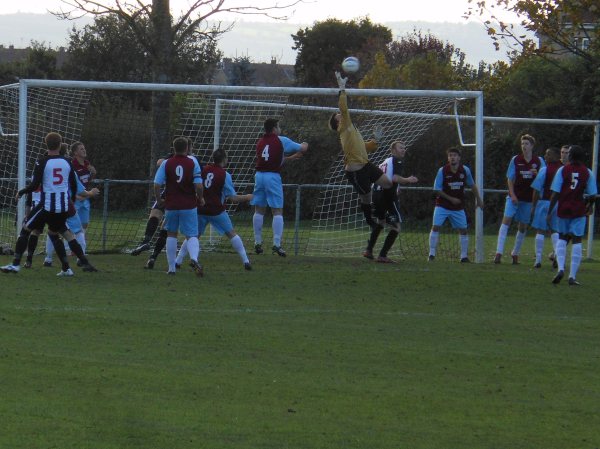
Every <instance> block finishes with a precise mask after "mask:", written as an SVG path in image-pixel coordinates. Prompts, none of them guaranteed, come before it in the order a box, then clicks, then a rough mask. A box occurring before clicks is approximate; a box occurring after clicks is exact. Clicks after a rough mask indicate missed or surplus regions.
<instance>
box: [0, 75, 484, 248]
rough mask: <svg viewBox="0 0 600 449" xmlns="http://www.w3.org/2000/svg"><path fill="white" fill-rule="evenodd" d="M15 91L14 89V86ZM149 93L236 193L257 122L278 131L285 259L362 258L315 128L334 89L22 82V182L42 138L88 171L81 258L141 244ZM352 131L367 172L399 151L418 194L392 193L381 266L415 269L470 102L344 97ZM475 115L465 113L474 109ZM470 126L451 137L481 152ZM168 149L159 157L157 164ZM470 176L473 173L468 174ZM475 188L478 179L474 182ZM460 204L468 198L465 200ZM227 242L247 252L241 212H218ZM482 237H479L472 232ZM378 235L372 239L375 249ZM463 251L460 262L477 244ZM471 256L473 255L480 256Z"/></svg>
mask: <svg viewBox="0 0 600 449" xmlns="http://www.w3.org/2000/svg"><path fill="white" fill-rule="evenodd" d="M24 82H25V81H22V83H24ZM154 90H166V91H169V92H171V93H172V94H173V97H172V98H173V101H172V120H171V133H172V135H173V137H175V136H178V135H182V136H186V137H188V138H190V139H191V140H192V142H193V154H194V155H195V156H197V158H198V159H199V161H200V163H201V164H206V163H208V162H210V155H211V152H212V150H213V149H215V148H223V149H225V150H226V151H227V153H228V156H229V167H228V171H229V172H230V173H231V175H232V178H233V181H234V184H235V186H236V189H237V191H238V193H251V192H252V190H253V184H254V166H255V145H256V142H257V140H258V138H259V137H260V136H261V134H262V127H263V122H264V120H265V119H266V118H269V117H272V118H277V119H279V120H280V124H281V127H282V134H283V135H286V136H287V137H289V138H291V139H293V140H295V141H298V142H303V141H306V142H308V143H309V151H308V153H307V154H306V155H305V156H304V157H303V158H301V159H298V160H295V161H291V162H289V163H286V164H285V165H284V167H283V169H282V180H283V183H284V197H285V206H284V219H285V230H284V236H283V245H284V247H285V249H286V250H287V252H288V253H290V254H307V255H335V256H358V255H360V254H361V253H362V251H363V250H364V247H365V244H366V240H367V239H368V235H369V228H368V227H367V226H366V224H365V223H364V219H363V217H362V213H361V211H360V209H359V200H358V195H357V194H356V193H355V192H354V191H353V189H352V187H351V186H349V185H348V183H347V181H346V179H345V177H344V170H343V156H342V152H341V146H340V143H339V139H338V137H337V133H335V132H332V131H330V130H329V129H328V127H327V122H328V119H329V116H330V115H331V113H332V112H334V111H337V103H338V92H337V89H303V88H257V87H231V86H183V85H152V84H147V85H143V84H128V83H98V82H74V81H73V82H60V81H42V80H29V81H27V104H26V106H27V126H26V145H25V148H23V149H22V151H23V152H24V154H25V156H26V157H25V159H24V160H25V161H26V162H25V170H24V172H25V174H24V175H23V176H22V177H24V178H28V177H29V176H31V171H32V168H33V163H34V161H35V160H36V159H37V158H38V157H39V156H40V155H41V154H42V153H43V152H44V151H45V149H44V146H43V136H44V135H45V134H46V133H47V132H48V131H51V130H52V131H58V132H60V133H61V134H62V135H63V136H64V137H65V141H66V142H67V143H69V144H70V143H72V142H73V141H74V140H82V141H83V142H84V143H85V144H86V148H87V150H88V158H89V159H90V160H91V162H92V164H93V165H94V166H95V167H96V169H97V171H98V179H97V180H96V181H95V182H96V183H97V187H99V188H100V190H101V192H102V195H101V198H99V199H96V200H94V201H93V203H92V214H91V223H90V227H89V228H88V232H87V240H88V249H89V251H91V252H93V251H124V252H127V251H128V250H131V248H133V247H134V246H136V244H137V243H138V242H139V240H140V239H141V238H142V237H143V235H144V231H145V220H146V218H147V216H148V211H149V209H148V206H149V205H150V203H151V201H152V198H151V196H150V195H149V188H150V184H151V183H152V178H151V176H149V171H150V170H149V168H150V167H152V166H153V165H154V164H155V162H156V161H152V160H150V151H149V145H150V132H151V125H150V123H151V121H150V110H149V104H150V101H149V96H150V93H151V92H152V91H154ZM18 91H19V89H18V86H16V85H14V86H9V87H5V88H3V89H2V91H1V92H2V94H1V95H2V97H1V100H0V126H2V136H1V137H0V139H1V142H0V144H1V145H0V151H1V153H0V158H1V159H0V161H2V174H1V176H2V178H1V182H2V184H1V189H2V190H1V191H0V193H1V194H2V223H1V225H0V232H1V234H0V235H1V236H2V237H1V240H2V241H3V242H4V241H6V242H9V243H11V242H14V237H15V235H16V222H17V219H16V217H17V209H16V207H15V204H14V201H12V198H14V193H15V192H16V188H17V180H18V178H19V170H18V164H17V161H18V159H19V157H18V149H17V147H18V143H19V136H18V135H19V126H18V125H19V120H18V107H19V104H18V98H19V95H18ZM348 96H349V98H348V102H349V107H350V111H351V112H350V113H351V116H352V120H353V123H354V125H355V126H356V127H357V128H358V129H359V130H360V131H361V133H362V134H363V136H364V137H365V139H368V138H371V137H372V134H373V130H374V129H375V127H377V126H379V125H381V126H382V127H383V129H384V139H383V142H381V144H380V146H379V149H378V150H377V151H376V152H375V153H372V154H371V155H370V158H371V161H372V162H373V163H374V164H376V165H379V164H380V163H382V162H383V160H384V159H385V158H387V157H388V156H389V155H390V150H389V147H390V145H391V143H392V142H393V141H396V140H401V141H403V142H404V143H405V144H406V146H407V148H408V154H407V157H406V159H405V172H404V175H405V176H409V175H415V176H417V177H418V178H419V183H418V184H416V185H414V186H410V187H406V188H402V189H401V192H400V204H401V212H402V219H403V223H402V230H401V233H400V236H399V238H398V240H397V241H396V244H395V245H394V247H393V248H392V251H391V252H390V254H389V255H390V257H392V258H394V257H395V258H399V259H411V258H426V256H427V252H428V234H429V229H430V227H431V215H432V212H433V205H434V202H433V200H434V197H433V194H432V185H433V180H434V178H435V174H436V172H437V169H438V168H439V167H441V166H442V165H444V164H445V162H446V155H445V150H446V149H447V148H448V147H450V146H454V145H460V142H459V139H458V136H457V130H456V125H455V123H454V120H455V113H454V112H453V108H454V106H455V104H456V102H460V104H461V108H462V110H463V111H468V112H469V113H472V114H475V112H478V117H481V110H480V108H481V105H480V104H479V103H478V101H479V99H480V93H479V92H451V91H440V92H436V91H429V92H420V91H393V90H358V89H348ZM476 108H477V110H476ZM480 128H481V129H482V127H480V125H476V126H473V123H470V124H469V125H468V126H465V127H464V128H463V133H465V139H466V140H467V141H469V142H470V143H474V142H477V141H478V139H479V141H480V142H481V141H482V138H481V137H480V136H478V131H477V130H478V129H480ZM168 151H169V149H168V148H165V149H164V151H163V154H164V153H167V152H168ZM463 162H465V163H466V164H468V165H470V167H471V169H472V171H473V173H474V176H475V175H476V174H477V172H478V171H479V172H481V171H482V169H478V168H477V167H476V162H477V160H476V152H475V148H473V147H468V148H467V147H466V148H465V150H464V152H463ZM478 176H482V173H480V174H478ZM481 179H482V178H481ZM467 196H468V197H470V194H469V193H467ZM468 208H469V209H470V214H469V215H470V218H471V220H472V226H471V235H472V236H476V234H477V232H480V231H481V230H480V231H477V232H475V228H476V226H475V223H476V221H477V220H476V218H477V216H476V215H475V214H473V211H474V208H473V207H471V204H469V206H468ZM228 211H229V213H230V214H231V216H232V220H233V223H234V226H235V228H236V231H237V233H238V234H240V236H241V237H242V239H243V240H244V242H245V243H246V247H247V248H248V249H250V248H251V247H252V246H253V244H254V237H253V229H252V216H253V208H252V207H250V206H249V205H246V204H242V205H233V204H231V205H228ZM480 234H481V236H482V232H480ZM263 239H264V242H265V245H266V246H267V247H269V246H270V239H271V228H270V217H269V216H266V217H265V226H264V230H263ZM384 239H385V234H383V235H382V236H381V237H380V240H381V241H380V242H379V244H378V245H377V247H376V250H378V248H379V247H380V246H381V244H382V243H383V240H384ZM224 240H227V239H224ZM476 240H477V239H475V238H473V239H472V240H471V245H470V256H471V257H473V258H476V256H475V254H474V253H475V249H476V248H477V247H478V245H479V244H480V243H482V242H479V241H477V243H476ZM202 245H203V249H204V250H207V249H215V250H222V251H229V250H230V248H229V242H228V241H223V239H221V238H219V236H218V235H216V234H215V233H213V232H212V231H210V230H209V231H208V232H207V233H206V235H204V236H203V237H202ZM480 251H481V250H480ZM458 254H459V244H458V238H457V236H456V233H455V231H452V230H450V229H448V228H447V227H445V228H444V231H443V232H442V234H441V238H440V243H439V246H438V256H439V258H442V259H444V258H449V259H455V258H457V257H458Z"/></svg>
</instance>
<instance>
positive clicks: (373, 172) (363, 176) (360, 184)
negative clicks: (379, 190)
mask: <svg viewBox="0 0 600 449" xmlns="http://www.w3.org/2000/svg"><path fill="white" fill-rule="evenodd" d="M345 173H346V178H347V179H348V182H349V183H350V184H351V185H352V187H354V190H355V191H356V193H358V194H359V195H365V194H367V193H369V192H370V191H371V184H373V183H374V182H375V181H377V180H378V179H379V178H381V175H383V172H382V171H381V169H380V168H379V167H377V166H376V165H374V164H372V163H371V162H367V163H366V164H365V166H364V167H363V168H361V169H360V170H357V171H347V172H345Z"/></svg>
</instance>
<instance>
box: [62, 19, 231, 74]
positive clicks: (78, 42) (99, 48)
mask: <svg viewBox="0 0 600 449" xmlns="http://www.w3.org/2000/svg"><path fill="white" fill-rule="evenodd" d="M217 37H218V33H217V31H215V32H214V34H213V35H204V34H194V35H191V36H190V37H189V38H188V39H187V40H186V41H185V43H184V45H182V46H181V48H180V50H179V51H178V52H177V53H176V54H175V55H174V57H173V60H174V62H173V67H172V68H171V69H170V79H171V81H172V82H176V83H194V84H205V83H208V82H210V80H211V77H212V74H213V72H214V68H215V66H216V64H217V63H218V62H219V60H220V59H221V56H222V54H221V52H220V51H219V50H218V48H217ZM68 52H69V59H68V60H67V62H66V64H65V66H64V67H63V71H64V76H65V77H66V78H70V79H81V80H99V81H129V82H151V81H152V79H153V78H152V64H151V62H152V61H151V59H150V58H148V54H147V51H146V49H145V48H144V47H143V46H142V45H141V43H140V42H139V41H138V40H137V38H136V36H135V34H134V33H133V32H132V30H131V28H130V27H129V25H128V24H127V22H125V21H124V20H123V19H122V18H120V17H119V16H117V15H115V14H109V15H104V16H96V17H95V18H94V21H93V23H91V24H89V25H86V26H85V27H83V28H81V29H76V28H73V29H72V30H71V32H70V33H69V46H68ZM107 61H115V63H107Z"/></svg>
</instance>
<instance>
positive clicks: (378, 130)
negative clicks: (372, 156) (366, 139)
mask: <svg viewBox="0 0 600 449" xmlns="http://www.w3.org/2000/svg"><path fill="white" fill-rule="evenodd" d="M373 137H375V140H376V141H377V143H379V142H381V141H382V140H383V126H381V125H377V126H376V127H375V129H374V130H373Z"/></svg>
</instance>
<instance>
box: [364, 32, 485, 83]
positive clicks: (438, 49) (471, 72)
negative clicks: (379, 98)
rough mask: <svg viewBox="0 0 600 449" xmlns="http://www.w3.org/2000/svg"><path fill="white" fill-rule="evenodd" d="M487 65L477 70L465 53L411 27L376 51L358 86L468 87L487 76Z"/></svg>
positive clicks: (480, 66)
mask: <svg viewBox="0 0 600 449" xmlns="http://www.w3.org/2000/svg"><path fill="white" fill-rule="evenodd" d="M489 69H490V68H489V66H486V65H485V63H480V65H479V67H478V69H475V68H474V67H473V66H471V65H470V64H467V63H466V55H465V54H464V53H463V52H462V51H461V50H460V49H459V48H456V47H455V46H454V45H452V44H450V43H448V42H443V41H441V40H440V39H438V38H437V37H435V36H433V35H432V34H429V33H428V34H423V33H422V32H421V31H417V30H414V31H413V32H412V33H410V34H407V35H406V36H403V37H402V38H401V39H399V40H395V41H393V42H390V43H389V44H388V45H387V47H386V48H385V50H384V51H382V52H380V53H378V54H377V56H376V57H375V64H374V65H373V66H372V67H371V69H370V70H369V71H368V72H367V73H366V75H365V76H364V78H363V79H362V80H361V82H360V86H361V87H370V88H389V89H393V88H397V89H398V88H399V89H444V90H449V89H469V88H472V85H473V84H475V83H476V82H477V81H478V80H480V79H482V78H486V77H487V76H488V75H489Z"/></svg>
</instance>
